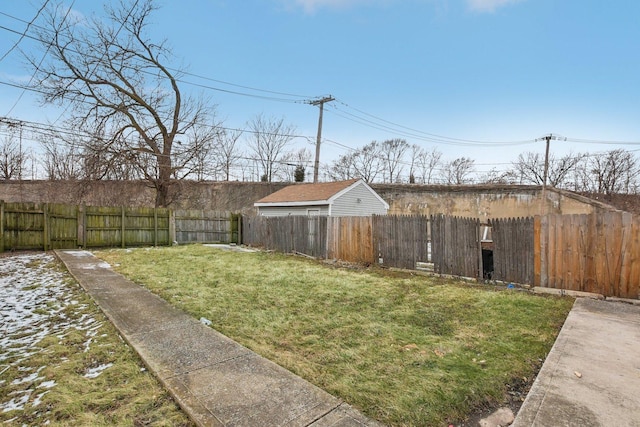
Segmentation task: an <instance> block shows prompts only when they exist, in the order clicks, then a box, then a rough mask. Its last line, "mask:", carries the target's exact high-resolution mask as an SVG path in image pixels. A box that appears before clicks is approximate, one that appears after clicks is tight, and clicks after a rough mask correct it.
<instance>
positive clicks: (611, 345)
mask: <svg viewBox="0 0 640 427" xmlns="http://www.w3.org/2000/svg"><path fill="white" fill-rule="evenodd" d="M513 426H514V427H529V426H537V427H548V426H556V427H561V426H576V427H578V426H579V427H593V426H602V427H608V426H626V427H629V426H636V427H640V306H635V305H630V304H625V303H622V302H609V301H596V300H591V299H584V298H581V299H577V300H576V302H575V305H574V306H573V309H572V310H571V312H570V313H569V316H568V317H567V320H566V322H565V324H564V326H563V328H562V331H561V332H560V335H558V338H557V339H556V342H555V344H554V345H553V348H552V349H551V351H550V353H549V356H548V357H547V359H546V360H545V362H544V365H543V366H542V369H541V370H540V373H539V374H538V377H537V378H536V381H535V382H534V384H533V386H532V388H531V391H530V392H529V394H528V395H527V398H526V400H525V402H524V404H523V405H522V408H520V411H519V412H518V415H517V417H516V420H515V422H514V423H513Z"/></svg>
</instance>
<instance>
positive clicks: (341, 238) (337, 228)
mask: <svg viewBox="0 0 640 427" xmlns="http://www.w3.org/2000/svg"><path fill="white" fill-rule="evenodd" d="M326 258H330V259H340V260H343V261H348V262H357V263H363V264H371V263H373V262H374V259H375V252H374V243H373V224H372V217H364V216H343V217H329V219H328V223H327V253H326Z"/></svg>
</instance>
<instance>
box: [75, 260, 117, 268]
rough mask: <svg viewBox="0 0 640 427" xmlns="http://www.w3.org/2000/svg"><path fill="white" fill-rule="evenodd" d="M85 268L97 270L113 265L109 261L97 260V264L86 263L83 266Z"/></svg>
mask: <svg viewBox="0 0 640 427" xmlns="http://www.w3.org/2000/svg"><path fill="white" fill-rule="evenodd" d="M81 268H82V269H83V270H97V269H99V268H104V269H107V270H108V269H110V268H111V265H110V264H109V263H108V262H104V261H102V262H97V263H95V264H85V265H83V266H82V267H81Z"/></svg>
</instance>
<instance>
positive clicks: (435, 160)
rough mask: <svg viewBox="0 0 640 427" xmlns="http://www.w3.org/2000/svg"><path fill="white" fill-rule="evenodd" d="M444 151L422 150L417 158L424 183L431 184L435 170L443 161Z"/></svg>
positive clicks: (418, 168)
mask: <svg viewBox="0 0 640 427" xmlns="http://www.w3.org/2000/svg"><path fill="white" fill-rule="evenodd" d="M441 159H442V153H441V152H440V151H438V149H436V148H433V149H431V150H420V152H419V153H418V157H417V159H416V164H417V170H418V172H419V174H420V178H421V182H422V184H431V183H432V179H433V177H434V175H435V174H434V172H435V171H436V169H437V168H438V166H439V165H440V163H441Z"/></svg>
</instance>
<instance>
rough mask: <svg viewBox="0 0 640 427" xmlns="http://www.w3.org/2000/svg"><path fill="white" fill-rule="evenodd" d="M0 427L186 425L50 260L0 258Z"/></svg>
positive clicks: (48, 257)
mask: <svg viewBox="0 0 640 427" xmlns="http://www.w3.org/2000/svg"><path fill="white" fill-rule="evenodd" d="M0 315H1V316H0V343H1V344H2V345H0V424H1V425H3V426H5V425H6V426H9V425H10V426H27V425H28V426H132V427H134V426H167V427H168V426H184V427H186V426H192V425H193V423H192V422H191V420H190V419H189V418H188V417H187V416H186V415H185V414H184V413H183V412H182V411H181V409H180V408H179V407H178V405H177V404H176V403H175V402H174V401H173V399H172V398H171V397H170V395H169V394H168V393H167V391H166V390H165V389H164V387H163V386H162V385H161V384H160V383H159V382H158V381H157V380H156V378H155V377H154V376H153V375H152V374H151V373H150V372H148V371H147V370H146V369H145V368H144V365H143V364H142V362H141V360H140V358H139V357H138V355H137V354H136V353H135V352H134V351H133V349H132V348H131V347H129V346H128V345H126V344H125V343H124V341H123V340H122V338H120V336H119V335H118V333H117V331H116V330H115V328H114V327H113V325H112V324H111V323H110V322H109V320H108V319H107V318H106V317H105V316H104V315H103V314H102V312H101V311H100V309H99V308H98V307H97V306H96V304H95V303H94V302H93V300H91V298H90V297H89V296H88V295H87V294H86V293H85V292H84V291H83V290H82V288H80V286H79V285H78V284H77V283H76V281H75V280H74V279H73V278H72V277H71V276H70V275H69V274H68V273H67V271H66V270H64V269H63V267H62V266H61V265H60V263H59V262H58V261H57V260H56V259H55V258H54V256H53V255H51V254H45V253H37V254H15V255H13V254H11V255H8V256H2V257H0Z"/></svg>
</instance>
